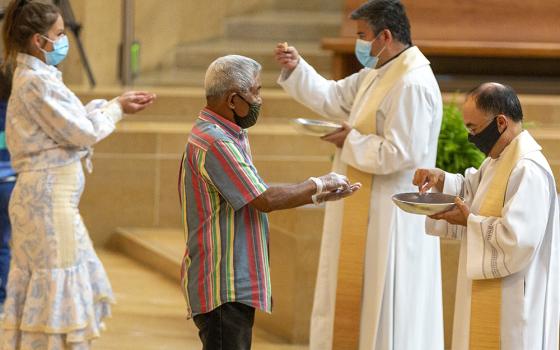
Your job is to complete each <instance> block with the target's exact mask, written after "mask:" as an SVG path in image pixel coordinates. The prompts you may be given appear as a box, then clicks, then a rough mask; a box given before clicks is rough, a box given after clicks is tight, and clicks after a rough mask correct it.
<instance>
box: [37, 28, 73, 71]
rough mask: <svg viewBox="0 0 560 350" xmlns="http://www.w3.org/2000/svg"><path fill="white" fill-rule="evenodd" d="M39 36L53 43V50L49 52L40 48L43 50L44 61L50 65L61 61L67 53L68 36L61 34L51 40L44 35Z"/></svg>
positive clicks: (68, 46)
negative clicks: (56, 38) (54, 39)
mask: <svg viewBox="0 0 560 350" xmlns="http://www.w3.org/2000/svg"><path fill="white" fill-rule="evenodd" d="M41 36H42V37H43V38H44V39H45V40H48V41H50V42H51V43H52V44H53V50H52V51H50V52H48V51H46V50H43V49H41V51H43V54H44V55H45V62H46V63H47V64H48V65H50V66H56V65H57V64H59V63H60V62H62V61H63V60H64V59H65V58H66V55H67V54H68V49H69V48H70V45H69V43H68V37H67V36H66V35H63V36H62V37H60V38H59V39H58V40H56V41H53V40H51V39H49V38H47V37H46V36H44V35H41Z"/></svg>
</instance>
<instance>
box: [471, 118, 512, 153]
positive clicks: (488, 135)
mask: <svg viewBox="0 0 560 350" xmlns="http://www.w3.org/2000/svg"><path fill="white" fill-rule="evenodd" d="M504 131H505V130H504ZM501 136H502V134H501V133H500V131H499V130H498V117H495V118H494V120H492V122H491V123H490V124H489V125H488V126H487V127H486V128H484V130H482V131H481V132H479V133H478V134H476V135H471V134H469V136H468V139H469V142H471V143H473V144H474V145H475V146H476V148H478V149H479V150H480V151H481V152H482V153H484V154H485V155H486V156H488V154H489V153H490V151H491V150H492V147H494V145H495V144H496V142H498V140H499V139H500V137H501Z"/></svg>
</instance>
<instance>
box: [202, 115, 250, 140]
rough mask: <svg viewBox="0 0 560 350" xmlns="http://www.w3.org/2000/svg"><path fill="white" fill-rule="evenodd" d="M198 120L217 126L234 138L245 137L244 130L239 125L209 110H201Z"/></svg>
mask: <svg viewBox="0 0 560 350" xmlns="http://www.w3.org/2000/svg"><path fill="white" fill-rule="evenodd" d="M199 118H200V119H202V120H205V121H207V122H210V123H213V124H217V125H218V126H220V127H221V128H222V129H224V130H225V131H226V132H227V133H229V134H230V135H232V136H234V137H240V136H243V135H245V130H243V129H242V128H241V127H240V126H239V125H237V124H235V123H234V122H232V121H230V120H228V119H226V118H224V117H222V116H221V115H219V114H217V113H215V112H213V111H211V110H209V109H208V108H203V109H202V111H200V115H199Z"/></svg>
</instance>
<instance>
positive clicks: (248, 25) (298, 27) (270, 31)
mask: <svg viewBox="0 0 560 350" xmlns="http://www.w3.org/2000/svg"><path fill="white" fill-rule="evenodd" d="M341 23H342V14H341V13H340V12H335V11H333V12H324V11H319V12H317V11H265V12H262V13H258V14H252V15H246V16H239V17H232V18H229V19H227V21H226V24H225V26H226V28H225V33H226V38H228V39H234V40H240V39H249V40H263V39H264V40H275V41H300V40H313V41H317V42H319V41H320V40H321V38H323V37H328V36H337V35H338V34H339V33H340V25H341Z"/></svg>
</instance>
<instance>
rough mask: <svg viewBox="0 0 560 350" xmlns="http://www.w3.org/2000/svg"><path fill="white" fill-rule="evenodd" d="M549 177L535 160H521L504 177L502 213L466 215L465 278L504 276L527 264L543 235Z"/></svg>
mask: <svg viewBox="0 0 560 350" xmlns="http://www.w3.org/2000/svg"><path fill="white" fill-rule="evenodd" d="M549 181H551V180H550V179H549V176H548V174H547V173H546V171H545V170H544V169H543V168H541V167H540V166H539V165H538V164H536V163H534V162H533V161H530V160H521V161H519V164H517V166H516V167H515V169H514V170H513V171H512V173H511V176H510V178H509V180H508V187H507V192H506V198H505V204H504V207H503V209H502V217H484V216H480V215H475V214H471V215H470V216H469V218H468V224H467V276H468V277H469V278H471V279H490V278H498V277H505V276H508V275H511V274H514V273H516V272H518V271H521V270H523V269H524V268H525V267H527V265H528V264H529V263H530V261H531V260H532V258H533V256H534V255H535V252H536V251H537V249H538V247H539V246H540V244H541V242H542V240H543V237H544V236H545V231H546V227H547V222H548V214H549V209H550V204H551V193H550V188H551V186H550V183H549ZM528 204H529V205H528Z"/></svg>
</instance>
